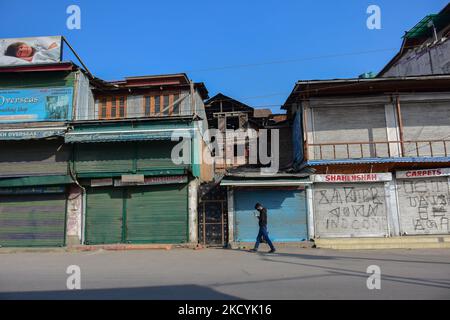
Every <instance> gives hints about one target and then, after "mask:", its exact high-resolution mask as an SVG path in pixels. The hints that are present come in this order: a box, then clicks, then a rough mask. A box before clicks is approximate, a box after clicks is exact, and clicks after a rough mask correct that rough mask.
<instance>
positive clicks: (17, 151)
mask: <svg viewBox="0 0 450 320" xmlns="http://www.w3.org/2000/svg"><path fill="white" fill-rule="evenodd" d="M0 149H1V150H2V152H1V153H0V177H16V176H25V177H26V176H30V175H65V174H67V172H68V170H67V169H68V163H69V162H68V161H69V150H70V149H69V148H68V147H66V146H64V141H63V140H62V139H57V140H51V141H49V140H42V141H41V140H37V141H13V142H11V141H8V142H5V141H3V142H1V143H0Z"/></svg>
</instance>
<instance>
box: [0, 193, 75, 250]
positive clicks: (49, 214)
mask: <svg viewBox="0 0 450 320" xmlns="http://www.w3.org/2000/svg"><path fill="white" fill-rule="evenodd" d="M65 211H66V199H65V195H64V194H48V195H20V196H15V195H8V196H0V245H1V246H2V247H32V246H55V247H56V246H64V240H65V220H66V219H65V217H66V214H65Z"/></svg>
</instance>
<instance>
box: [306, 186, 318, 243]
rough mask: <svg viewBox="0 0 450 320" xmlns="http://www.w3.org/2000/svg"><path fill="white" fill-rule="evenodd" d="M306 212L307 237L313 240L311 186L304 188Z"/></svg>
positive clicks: (314, 235)
mask: <svg viewBox="0 0 450 320" xmlns="http://www.w3.org/2000/svg"><path fill="white" fill-rule="evenodd" d="M306 210H307V216H308V237H309V239H314V238H315V237H316V234H315V228H314V203H313V185H312V184H311V185H309V186H307V187H306Z"/></svg>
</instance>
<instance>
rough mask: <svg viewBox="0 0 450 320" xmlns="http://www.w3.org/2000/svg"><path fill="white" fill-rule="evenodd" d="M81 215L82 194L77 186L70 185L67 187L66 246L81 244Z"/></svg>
mask: <svg viewBox="0 0 450 320" xmlns="http://www.w3.org/2000/svg"><path fill="white" fill-rule="evenodd" d="M82 214H83V192H82V190H81V188H80V187H78V186H77V185H72V186H70V187H69V196H68V199H67V221H66V223H67V228H66V230H67V231H66V244H67V246H73V245H79V244H81V238H82V236H81V232H82Z"/></svg>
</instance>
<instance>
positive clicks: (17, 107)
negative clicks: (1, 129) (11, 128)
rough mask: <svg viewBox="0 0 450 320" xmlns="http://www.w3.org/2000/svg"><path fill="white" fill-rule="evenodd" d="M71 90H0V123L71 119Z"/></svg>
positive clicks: (64, 88) (62, 88) (61, 88)
mask: <svg viewBox="0 0 450 320" xmlns="http://www.w3.org/2000/svg"><path fill="white" fill-rule="evenodd" d="M72 99H73V88H71V87H60V88H39V89H7V90H0V123H5V122H35V121H63V120H70V119H71V118H72Z"/></svg>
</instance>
